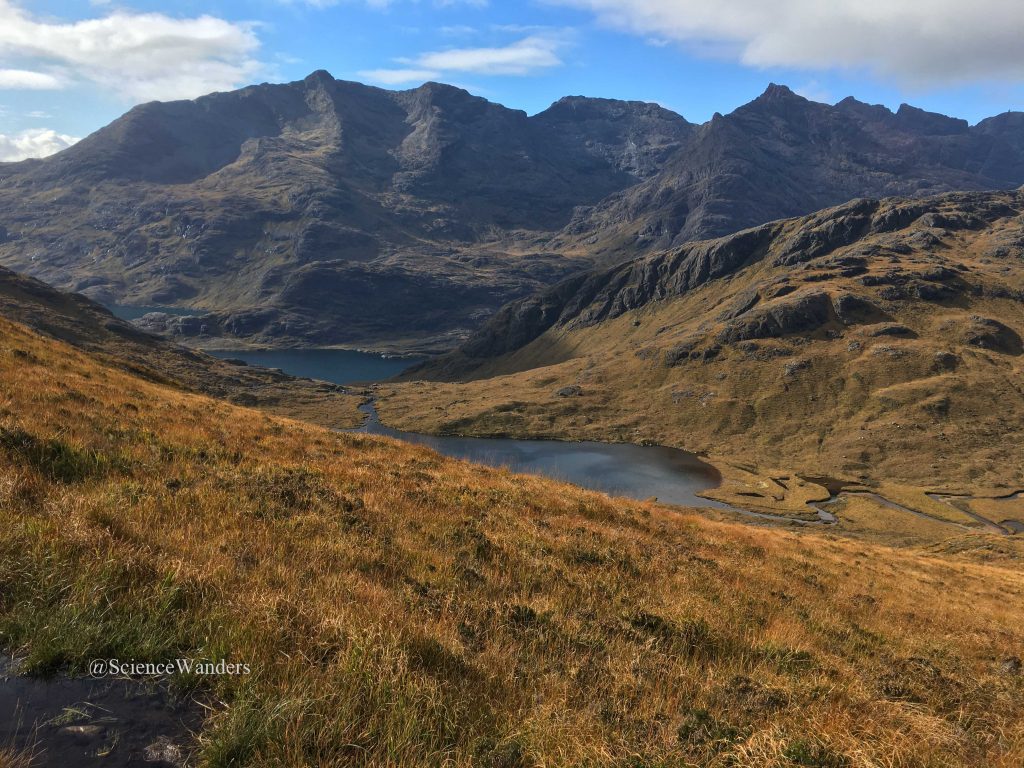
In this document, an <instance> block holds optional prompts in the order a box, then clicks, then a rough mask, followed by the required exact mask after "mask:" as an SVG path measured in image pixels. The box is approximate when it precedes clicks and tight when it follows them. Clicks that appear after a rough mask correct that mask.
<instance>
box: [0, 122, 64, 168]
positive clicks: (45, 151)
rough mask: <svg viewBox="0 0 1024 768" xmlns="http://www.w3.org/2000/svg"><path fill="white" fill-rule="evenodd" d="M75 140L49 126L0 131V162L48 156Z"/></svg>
mask: <svg viewBox="0 0 1024 768" xmlns="http://www.w3.org/2000/svg"><path fill="white" fill-rule="evenodd" d="M77 141H78V138H77V137H75V136H68V135H66V134H63V133H57V132H56V131H54V130H51V129H49V128H32V129H29V130H26V131H21V132H20V133H15V134H3V133H0V162H15V161H18V160H28V159H29V158H31V157H48V156H49V155H52V154H54V153H56V152H60V151H61V150H62V149H67V148H68V147H70V146H71V145H72V144H74V143H75V142H77Z"/></svg>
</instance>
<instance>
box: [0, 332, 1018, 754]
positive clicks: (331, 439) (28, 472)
mask: <svg viewBox="0 0 1024 768" xmlns="http://www.w3.org/2000/svg"><path fill="white" fill-rule="evenodd" d="M943 534H944V532H943ZM1021 555H1022V551H1021V548H1020V545H1019V544H1018V543H1017V542H1015V540H1012V539H1005V538H1003V539H996V538H993V537H990V536H987V535H985V534H971V533H962V534H957V535H956V536H954V537H953V538H942V537H934V536H933V537H932V538H931V539H930V540H928V542H927V543H926V544H923V545H922V544H921V543H917V544H913V545H912V546H904V547H902V548H895V547H890V546H882V545H879V544H875V543H871V542H869V541H857V540H853V539H844V538H839V537H834V536H830V535H828V534H827V533H826V532H825V531H817V532H815V531H804V532H794V531H782V530H775V529H766V528H757V527H752V526H747V525H739V524H736V523H730V522H723V521H713V520H709V519H706V518H704V517H702V516H700V515H699V514H696V513H691V512H686V511H682V512H680V511H679V510H668V509H664V508H660V507H658V506H657V505H656V504H652V503H646V504H641V503H632V502H625V501H621V500H613V499H609V498H608V497H605V496H602V495H599V494H595V493H588V492H584V491H581V490H578V489H575V488H572V487H568V486H564V485H561V484H558V483H555V482H551V481H546V480H542V479H537V478H528V477H519V476H515V475H513V474H510V473H508V472H504V471H496V470H489V469H485V468H481V467H478V466H474V465H470V464H466V463H462V462H456V461H451V460H447V459H443V458H441V457H439V456H438V455H436V454H434V453H432V452H430V451H429V450H426V449H423V448H419V447H414V446H411V445H407V444H403V443H399V442H395V441H391V440H388V439H383V438H375V437H370V436H364V435H358V434H348V433H337V432H331V431H328V430H325V429H322V428H319V427H315V426H311V425H308V424H303V423H300V422H296V421H289V420H286V419H283V418H279V417H275V416H272V415H269V414H266V413H260V412H257V411H253V410H249V409H245V408H240V407H236V406H233V405H230V404H228V403H225V402H222V401H216V400H212V399H209V398H207V397H205V396H202V395H198V394H193V393H187V392H183V391H181V390H179V389H174V388H170V387H167V386H164V385H162V384H158V383H154V382H152V381H147V380H144V379H141V378H138V377H136V376H133V375H131V374H129V373H127V372H125V371H123V370H119V369H118V368H116V367H112V366H110V365H108V364H106V363H102V362H98V361H97V360H95V359H93V358H92V357H90V356H88V355H87V354H85V353H84V352H82V351H80V350H77V349H75V348H73V347H70V346H68V345H66V344H64V343H62V342H58V341H55V340H52V339H47V338H44V337H41V336H40V335H38V334H36V333H34V332H32V331H30V330H28V329H27V328H26V327H24V326H21V325H17V324H14V323H11V322H8V321H6V320H0V646H2V647H3V648H5V649H7V650H9V651H13V652H14V653H15V654H16V655H18V656H20V657H24V658H25V668H26V669H27V670H28V671H30V672H34V673H58V674H75V673H79V672H82V671H83V667H84V664H85V663H86V662H87V660H89V659H92V658H97V657H99V658H104V657H119V658H122V659H128V658H130V659H135V660H138V661H159V660H163V659H166V658H169V657H170V658H174V657H178V656H198V657H206V658H211V659H220V658H228V659H230V660H232V661H238V662H246V663H249V664H250V665H251V666H252V669H253V673H252V674H251V675H250V676H248V677H241V678H217V679H215V681H214V682H213V683H211V684H199V683H198V682H197V681H195V680H189V679H179V680H176V681H173V682H174V683H175V684H176V685H179V686H185V687H189V686H196V687H195V690H194V693H195V695H196V696H197V697H198V698H200V699H201V700H203V701H206V702H208V703H209V706H210V710H209V716H208V720H207V722H206V725H205V727H204V729H203V731H202V734H201V736H200V741H201V762H202V764H203V765H211V766H226V765H266V766H270V765H288V766H299V765H318V766H330V765H339V766H340V765H367V766H369V765H373V766H438V765H451V766H470V765H473V766H504V767H511V766H535V765H548V766H554V765H615V766H683V765H722V766H724V765H756V766H772V765H774V766H829V767H832V766H877V765H885V766H932V765H942V766H978V765H993V766H1007V767H1008V766H1016V765H1020V764H1021V762H1022V760H1024V717H1022V715H1024V705H1022V703H1021V702H1022V701H1024V698H1022V695H1021V694H1022V692H1024V691H1022V685H1024V678H1022V677H1021V676H1020V675H1019V674H1018V673H1017V670H1018V667H1015V666H1014V664H1013V663H1012V660H1011V661H1007V660H1008V659H1010V657H1013V656H1014V655H1019V653H1020V648H1021V646H1022V642H1024V629H1022V627H1024V622H1022V618H1024V617H1022V615H1021V611H1022V608H1021V606H1022V605H1024V601H1022V600H1021V583H1022V582H1021Z"/></svg>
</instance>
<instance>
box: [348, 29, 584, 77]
mask: <svg viewBox="0 0 1024 768" xmlns="http://www.w3.org/2000/svg"><path fill="white" fill-rule="evenodd" d="M563 45H565V40H564V39H561V38H559V37H557V36H554V35H550V36H546V35H531V36H529V37H525V38H523V39H522V40H518V41H516V42H514V43H511V44H510V45H506V46H499V47H494V48H450V49H447V50H443V51H432V52H429V53H422V54H420V55H419V56H416V57H414V58H402V59H398V63H399V64H401V65H402V66H401V67H396V68H392V69H372V70H364V71H362V72H360V73H359V74H360V75H361V76H362V77H364V78H367V79H369V80H372V81H374V82H378V83H384V84H386V85H396V84H398V83H410V82H416V81H419V82H422V81H424V80H434V79H437V78H439V77H442V76H444V75H445V74H446V73H459V74H464V73H470V74H474V75H520V76H521V75H531V74H533V73H535V72H538V71H540V70H544V69H549V68H551V67H557V66H560V65H561V64H562V60H561V59H560V58H559V56H558V49H559V48H561V47H562V46H563Z"/></svg>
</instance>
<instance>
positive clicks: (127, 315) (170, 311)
mask: <svg viewBox="0 0 1024 768" xmlns="http://www.w3.org/2000/svg"><path fill="white" fill-rule="evenodd" d="M104 306H105V307H106V308H107V309H109V310H110V311H111V312H112V313H113V315H114V317H119V318H120V319H122V320H127V321H128V322H131V321H132V320H138V319H139V318H140V317H142V316H143V315H148V314H149V313H150V312H162V313H164V314H165V315H176V316H178V317H186V316H188V315H201V314H203V310H201V309H187V308H185V307H137V306H128V305H125V304H106V305H104Z"/></svg>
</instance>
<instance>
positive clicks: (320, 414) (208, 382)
mask: <svg viewBox="0 0 1024 768" xmlns="http://www.w3.org/2000/svg"><path fill="white" fill-rule="evenodd" d="M0 317H2V318H4V319H5V320H9V321H12V322H16V323H20V324H22V325H24V326H27V327H28V328H30V329H32V331H34V332H35V333H37V334H41V335H42V336H44V337H47V338H49V339H56V340H57V341H61V342H64V343H66V344H70V345H71V346H73V347H75V348H77V349H80V350H82V351H83V352H84V353H87V354H88V355H89V356H90V357H91V358H92V359H94V360H97V361H100V362H102V363H104V364H105V365H108V366H112V367H114V368H117V369H119V370H122V371H125V372H127V373H129V374H131V375H132V376H135V377H138V378H141V379H145V380H146V381H149V382H155V383H158V384H162V385H166V386H169V387H173V388H175V389H178V390H181V391H185V392H195V393H201V394H204V395H209V396H211V397H216V398H220V399H224V400H229V401H231V402H233V403H236V404H239V405H247V406H255V407H259V408H263V409H264V410H267V411H269V412H271V413H276V414H279V415H283V416H291V417H294V418H300V419H304V420H306V421H310V422H313V423H316V424H320V425H323V426H328V427H335V428H343V427H352V426H356V425H358V424H359V423H360V421H361V419H362V416H361V415H360V414H359V413H358V411H357V406H358V404H359V402H360V401H361V398H359V397H357V396H355V395H353V394H348V393H347V392H346V391H345V390H344V388H342V387H339V386H337V385H335V384H330V383H327V382H322V381H311V380H309V379H300V378H296V377H294V376H289V375H287V374H285V373H282V372H281V371H277V370H270V369H267V368H260V367H257V366H248V365H240V364H238V363H237V361H236V362H229V361H224V360H219V359H217V358H215V357H211V356H210V355H207V354H205V353H203V352H198V351H196V350H193V349H189V348H187V347H183V346H181V345H179V344H175V343H173V342H171V341H168V340H166V339H162V338H159V337H157V336H153V335H151V334H148V333H145V332H144V331H141V330H139V329H138V328H137V327H135V326H134V325H132V324H131V323H127V322H125V321H123V320H119V319H117V318H116V317H114V316H113V315H112V314H110V312H108V311H107V310H106V309H104V308H103V307H101V306H100V305H98V304H96V303H95V302H93V301H90V300H89V299H87V298H86V297H84V296H81V295H78V294H72V293H63V292H61V291H58V290H56V289H54V288H51V287H50V286H49V285H47V284H45V283H42V282H40V281H39V280H35V279H33V278H30V277H25V276H23V275H19V274H17V273H15V272H11V271H10V270H8V269H4V268H3V267H0ZM9 343H10V342H9V340H8V344H9ZM4 348H5V350H6V351H7V352H10V353H12V354H14V355H15V357H18V355H19V354H21V355H24V354H27V353H26V352H25V350H19V349H18V348H12V347H9V346H6V345H5V347H4ZM26 359H27V358H26Z"/></svg>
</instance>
